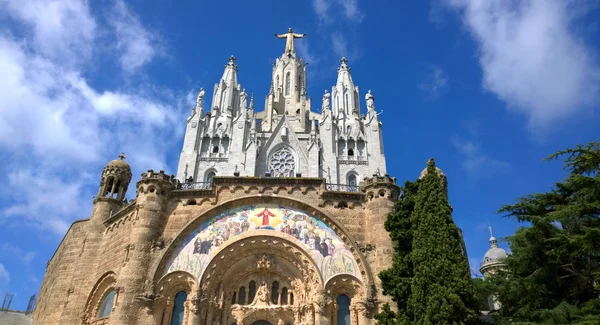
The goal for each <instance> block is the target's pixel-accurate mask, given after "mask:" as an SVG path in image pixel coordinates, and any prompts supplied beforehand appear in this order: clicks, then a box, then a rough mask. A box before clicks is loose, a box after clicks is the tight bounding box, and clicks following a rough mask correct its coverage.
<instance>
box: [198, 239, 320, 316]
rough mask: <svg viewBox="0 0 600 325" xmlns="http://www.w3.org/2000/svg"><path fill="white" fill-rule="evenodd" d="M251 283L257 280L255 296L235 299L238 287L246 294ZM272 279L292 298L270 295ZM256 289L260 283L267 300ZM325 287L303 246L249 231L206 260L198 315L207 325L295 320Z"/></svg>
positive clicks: (258, 288)
mask: <svg viewBox="0 0 600 325" xmlns="http://www.w3.org/2000/svg"><path fill="white" fill-rule="evenodd" d="M250 281H254V282H255V283H256V284H257V290H256V294H255V296H254V297H253V298H252V299H251V298H250V297H248V299H247V300H245V301H244V302H240V301H239V300H235V297H236V293H239V291H238V289H240V288H241V287H245V290H246V294H247V295H249V292H248V285H247V284H248V283H249V282H250ZM275 281H277V282H278V283H279V284H280V285H281V286H285V287H286V288H287V290H288V292H290V293H291V295H295V298H294V299H293V301H291V300H287V301H286V303H283V302H282V300H281V298H279V299H273V298H274V297H273V296H271V294H272V291H271V289H272V284H273V282H275ZM260 287H264V288H263V289H262V290H263V293H265V295H264V296H262V297H263V298H264V299H265V300H261V293H260V292H261V288H260ZM279 289H281V287H279ZM323 289H324V281H323V279H322V278H321V274H320V272H319V269H318V267H317V265H316V264H315V262H314V260H313V257H312V256H311V254H310V252H308V251H307V250H306V249H304V248H303V247H302V245H301V244H299V243H296V242H292V241H290V240H289V238H286V237H284V236H282V235H281V234H277V233H273V232H272V231H265V230H262V231H261V230H258V231H253V232H249V233H247V234H243V235H241V236H240V237H239V238H236V240H235V241H232V242H229V243H227V244H226V245H223V247H221V248H220V249H219V251H217V252H216V253H215V254H214V256H213V257H212V259H211V260H210V262H209V264H208V267H207V269H206V272H204V273H203V276H202V278H201V281H200V292H201V299H200V300H201V304H200V306H199V310H200V312H199V318H200V319H201V320H204V322H205V324H217V323H218V324H232V323H236V324H237V325H249V324H251V323H253V322H254V321H257V320H268V321H269V322H271V323H272V324H289V323H295V321H294V319H295V318H297V317H298V316H299V315H300V314H302V315H303V316H305V317H309V312H308V310H307V309H306V306H311V305H312V304H313V302H314V301H313V300H314V299H316V298H317V297H319V296H320V293H322V292H323ZM277 294H278V295H281V294H282V292H278V293H277ZM232 298H233V299H232ZM302 307H304V309H303V308H302ZM304 314H306V315H304Z"/></svg>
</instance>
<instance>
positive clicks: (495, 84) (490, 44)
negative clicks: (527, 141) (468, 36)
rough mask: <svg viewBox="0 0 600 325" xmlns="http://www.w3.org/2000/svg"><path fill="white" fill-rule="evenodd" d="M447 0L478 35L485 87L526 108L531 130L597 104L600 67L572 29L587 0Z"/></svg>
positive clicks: (516, 107)
mask: <svg viewBox="0 0 600 325" xmlns="http://www.w3.org/2000/svg"><path fill="white" fill-rule="evenodd" d="M443 1H444V2H445V3H446V4H448V5H449V6H451V7H452V8H455V9H457V10H458V11H459V12H460V14H461V17H462V18H463V20H464V23H465V25H466V27H467V29H468V30H469V31H470V32H471V33H472V35H473V37H474V38H475V40H476V41H477V44H478V46H479V62H480V66H481V68H482V70H483V87H484V88H485V89H486V90H488V91H490V92H492V93H494V94H495V95H496V96H498V98H499V99H500V100H502V101H504V102H506V103H507V104H508V106H509V108H511V109H513V110H517V111H519V112H522V113H523V114H526V115H527V116H528V117H529V127H530V129H531V130H538V129H544V128H547V127H548V126H549V125H550V124H552V123H554V122H557V121H559V120H561V119H562V118H566V117H570V116H573V115H575V114H576V113H577V112H579V111H580V110H582V109H584V108H587V107H591V106H593V105H596V101H597V100H598V93H599V89H600V86H599V85H600V69H599V67H598V64H597V62H596V61H595V58H594V55H593V53H592V50H591V49H590V47H589V46H588V45H586V44H585V43H584V41H583V40H581V39H580V38H578V36H577V34H576V33H575V32H574V31H573V24H574V23H576V22H577V21H576V20H577V19H580V18H581V17H582V15H580V14H577V13H581V10H580V8H578V7H577V6H579V5H581V4H582V2H580V1H559V0H547V1H533V0H529V1H506V0H443Z"/></svg>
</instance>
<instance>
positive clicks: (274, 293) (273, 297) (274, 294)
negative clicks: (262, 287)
mask: <svg viewBox="0 0 600 325" xmlns="http://www.w3.org/2000/svg"><path fill="white" fill-rule="evenodd" d="M278 299H279V282H277V281H275V282H273V286H272V287H271V301H272V302H273V303H274V304H277V300H278Z"/></svg>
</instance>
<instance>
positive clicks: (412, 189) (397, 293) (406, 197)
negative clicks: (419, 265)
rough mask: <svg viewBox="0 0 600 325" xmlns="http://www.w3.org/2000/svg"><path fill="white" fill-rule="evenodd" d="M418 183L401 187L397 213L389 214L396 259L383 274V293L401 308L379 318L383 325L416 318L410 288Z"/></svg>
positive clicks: (385, 313) (386, 307) (385, 309)
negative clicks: (414, 212)
mask: <svg viewBox="0 0 600 325" xmlns="http://www.w3.org/2000/svg"><path fill="white" fill-rule="evenodd" d="M418 188H419V187H418V181H417V182H410V181H406V182H405V184H404V187H401V188H400V190H401V193H402V195H401V196H400V199H399V200H398V201H397V202H396V204H395V207H394V212H393V213H390V214H389V215H388V218H387V220H386V222H385V229H386V230H387V231H388V232H389V234H390V237H391V239H392V242H393V243H394V257H393V261H392V267H391V268H389V269H387V270H385V271H383V272H381V273H379V278H380V279H381V284H382V287H383V294H384V295H389V296H391V297H392V300H393V301H394V302H395V303H396V307H397V309H398V312H397V313H394V312H392V311H391V309H390V307H389V306H387V305H386V306H384V310H383V311H382V312H381V313H380V314H378V315H376V316H375V318H376V319H377V321H378V324H380V325H390V324H394V323H395V322H396V321H397V323H398V324H400V325H404V324H412V321H413V319H414V317H413V314H412V310H411V309H410V308H409V305H408V300H409V298H410V293H411V291H410V285H411V281H412V277H413V263H412V261H411V252H412V236H413V225H414V220H412V213H413V210H414V206H415V198H416V196H417V190H418Z"/></svg>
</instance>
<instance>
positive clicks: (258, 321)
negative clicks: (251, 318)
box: [252, 320, 273, 325]
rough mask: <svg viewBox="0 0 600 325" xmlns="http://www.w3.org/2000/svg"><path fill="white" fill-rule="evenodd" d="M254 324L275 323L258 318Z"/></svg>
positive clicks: (265, 324)
mask: <svg viewBox="0 0 600 325" xmlns="http://www.w3.org/2000/svg"><path fill="white" fill-rule="evenodd" d="M252 325H273V324H271V322H269V321H266V320H257V321H256V322H254V323H252Z"/></svg>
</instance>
